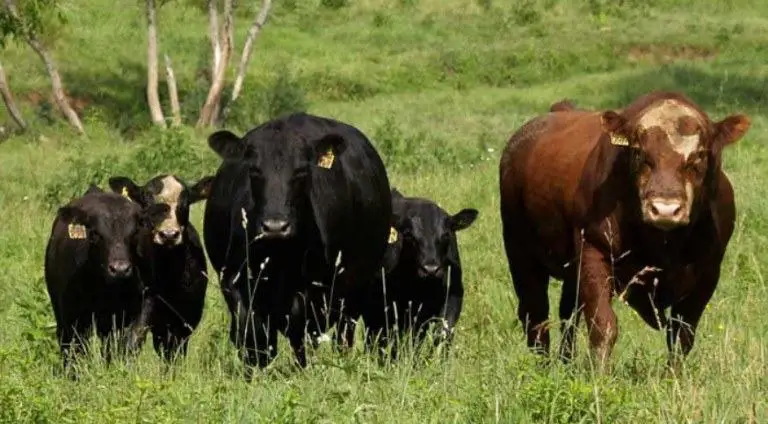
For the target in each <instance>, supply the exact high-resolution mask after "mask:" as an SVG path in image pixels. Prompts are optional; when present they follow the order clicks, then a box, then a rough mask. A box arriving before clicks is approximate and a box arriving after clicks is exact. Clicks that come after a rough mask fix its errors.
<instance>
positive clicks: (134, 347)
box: [120, 292, 155, 355]
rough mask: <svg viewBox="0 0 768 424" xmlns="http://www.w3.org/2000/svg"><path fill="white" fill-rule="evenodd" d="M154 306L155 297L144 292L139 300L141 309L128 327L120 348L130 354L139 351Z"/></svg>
mask: <svg viewBox="0 0 768 424" xmlns="http://www.w3.org/2000/svg"><path fill="white" fill-rule="evenodd" d="M154 308H155V297H154V296H153V295H150V294H149V293H146V292H145V294H144V297H143V299H142V301H141V309H140V310H139V314H138V317H136V320H135V321H134V322H133V323H132V324H131V325H130V326H129V327H128V332H127V334H126V335H125V337H124V338H123V341H122V343H124V344H125V345H124V346H121V347H120V349H121V350H122V349H125V351H126V353H128V354H131V355H136V354H138V353H139V351H140V350H141V347H142V346H143V345H144V341H145V340H146V339H147V332H148V331H149V326H150V322H149V321H150V317H151V316H152V311H153V309H154Z"/></svg>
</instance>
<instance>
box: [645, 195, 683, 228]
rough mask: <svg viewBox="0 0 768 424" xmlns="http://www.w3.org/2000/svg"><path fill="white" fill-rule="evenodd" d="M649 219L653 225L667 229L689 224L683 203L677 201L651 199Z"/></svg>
mask: <svg viewBox="0 0 768 424" xmlns="http://www.w3.org/2000/svg"><path fill="white" fill-rule="evenodd" d="M648 217H649V218H650V221H651V222H652V223H653V224H656V225H657V226H660V227H663V228H665V229H666V228H671V227H675V226H679V225H685V224H687V223H688V217H687V215H686V214H685V208H684V207H683V202H682V201H680V200H677V199H668V198H667V199H665V198H654V199H650V201H649V202H648Z"/></svg>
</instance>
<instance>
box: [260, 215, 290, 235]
mask: <svg viewBox="0 0 768 424" xmlns="http://www.w3.org/2000/svg"><path fill="white" fill-rule="evenodd" d="M290 230H291V224H290V223H289V222H288V221H286V220H284V219H265V220H264V221H262V222H261V231H262V232H264V233H265V234H267V235H272V236H279V235H286V234H288V233H289V232H290Z"/></svg>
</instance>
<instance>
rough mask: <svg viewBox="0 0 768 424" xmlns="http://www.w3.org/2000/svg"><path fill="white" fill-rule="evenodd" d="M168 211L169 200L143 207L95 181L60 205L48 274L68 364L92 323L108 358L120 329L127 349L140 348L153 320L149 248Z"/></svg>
mask: <svg viewBox="0 0 768 424" xmlns="http://www.w3.org/2000/svg"><path fill="white" fill-rule="evenodd" d="M167 212H168V207H167V206H165V205H156V206H152V207H149V208H145V209H143V208H141V207H140V206H139V205H137V204H136V203H133V202H130V201H129V200H127V199H125V198H124V197H122V196H119V195H117V194H115V193H107V192H103V191H102V190H101V189H99V188H98V187H95V186H91V188H89V189H88V191H87V192H86V193H85V194H84V195H83V196H82V197H80V198H78V199H74V200H72V201H71V202H69V203H68V204H67V205H65V206H63V207H61V208H59V210H58V212H57V215H56V218H55V219H54V222H53V226H52V229H51V236H50V238H49V240H48V244H47V246H46V251H45V280H46V285H47V287H48V294H49V295H50V298H51V304H52V306H53V313H54V315H55V317H56V335H57V338H58V342H59V347H60V348H61V354H62V359H63V362H64V367H65V369H66V368H68V365H69V362H70V360H71V359H73V358H72V355H77V354H79V353H82V351H84V349H85V347H86V345H87V338H88V336H89V335H90V331H91V329H92V328H93V324H95V326H96V332H97V334H98V336H99V337H100V338H101V339H102V342H103V343H104V347H105V349H104V352H103V354H104V356H105V357H106V359H107V360H109V359H110V358H111V351H112V347H113V346H114V343H115V340H114V337H111V336H116V334H115V332H120V333H122V334H121V337H120V340H119V342H118V343H117V345H116V347H117V348H118V349H119V350H120V351H121V352H124V351H125V350H126V348H127V349H128V350H131V351H135V350H137V349H138V348H139V347H140V344H141V340H142V339H143V338H142V337H141V329H142V328H143V327H144V325H145V323H146V320H147V319H148V315H147V310H146V307H145V306H146V305H145V303H146V302H145V300H146V297H145V296H144V289H145V287H146V286H147V285H148V284H150V280H151V279H152V275H151V270H149V269H148V268H147V267H146V266H145V265H146V264H147V261H146V260H144V259H143V257H144V254H145V253H146V252H145V251H144V249H143V246H144V245H145V243H144V241H146V240H147V239H148V238H149V234H150V229H151V228H152V226H153V225H154V224H155V223H157V222H160V221H161V220H162V219H163V218H164V216H165V214H166V213H167ZM126 329H128V330H129V331H125V332H123V331H121V330H126ZM131 336H132V337H131Z"/></svg>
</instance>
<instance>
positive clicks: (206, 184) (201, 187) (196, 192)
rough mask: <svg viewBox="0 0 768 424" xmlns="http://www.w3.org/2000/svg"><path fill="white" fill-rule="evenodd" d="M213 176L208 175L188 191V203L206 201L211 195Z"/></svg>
mask: <svg viewBox="0 0 768 424" xmlns="http://www.w3.org/2000/svg"><path fill="white" fill-rule="evenodd" d="M213 178H214V177H213V176H211V175H209V176H207V177H203V178H201V179H200V180H198V182H197V183H195V185H193V186H192V187H191V188H190V189H189V203H190V204H192V203H195V202H199V201H201V200H203V199H207V198H208V196H210V195H211V186H212V185H213Z"/></svg>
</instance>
